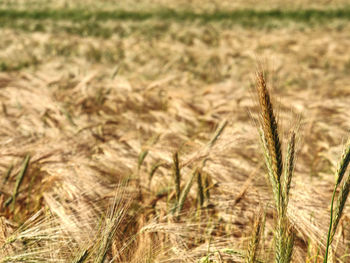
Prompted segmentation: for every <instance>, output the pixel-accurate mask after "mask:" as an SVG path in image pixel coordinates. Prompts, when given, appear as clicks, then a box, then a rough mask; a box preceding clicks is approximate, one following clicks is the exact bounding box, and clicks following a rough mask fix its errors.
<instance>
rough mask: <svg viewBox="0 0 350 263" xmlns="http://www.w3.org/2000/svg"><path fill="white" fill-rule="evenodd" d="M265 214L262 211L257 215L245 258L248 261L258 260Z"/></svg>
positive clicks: (251, 262) (248, 262)
mask: <svg viewBox="0 0 350 263" xmlns="http://www.w3.org/2000/svg"><path fill="white" fill-rule="evenodd" d="M263 228H264V227H263V216H262V214H261V213H260V214H259V215H258V216H256V218H255V220H254V226H253V232H252V236H251V239H250V242H249V245H248V251H247V255H246V258H245V262H246V263H254V262H256V257H257V254H258V249H259V243H260V239H261V233H262V230H263Z"/></svg>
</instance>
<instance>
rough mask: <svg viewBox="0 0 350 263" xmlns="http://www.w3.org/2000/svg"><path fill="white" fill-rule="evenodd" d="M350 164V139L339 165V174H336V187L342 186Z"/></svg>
mask: <svg viewBox="0 0 350 263" xmlns="http://www.w3.org/2000/svg"><path fill="white" fill-rule="evenodd" d="M349 163H350V139H349V140H348V142H347V143H346V147H345V149H344V151H343V154H342V156H341V158H340V163H339V165H338V169H337V173H336V179H337V181H336V186H338V185H339V184H340V182H341V181H342V179H343V177H344V174H345V172H346V169H347V167H348V165H349Z"/></svg>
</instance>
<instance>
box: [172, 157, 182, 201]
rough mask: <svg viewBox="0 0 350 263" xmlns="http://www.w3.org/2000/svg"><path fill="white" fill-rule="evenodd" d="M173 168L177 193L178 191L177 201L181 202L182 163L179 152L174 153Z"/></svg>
mask: <svg viewBox="0 0 350 263" xmlns="http://www.w3.org/2000/svg"><path fill="white" fill-rule="evenodd" d="M173 170H174V180H175V193H176V202H179V198H180V180H181V178H180V176H181V174H180V165H179V155H178V153H177V152H175V153H174V155H173Z"/></svg>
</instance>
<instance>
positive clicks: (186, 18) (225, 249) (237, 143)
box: [0, 0, 350, 262]
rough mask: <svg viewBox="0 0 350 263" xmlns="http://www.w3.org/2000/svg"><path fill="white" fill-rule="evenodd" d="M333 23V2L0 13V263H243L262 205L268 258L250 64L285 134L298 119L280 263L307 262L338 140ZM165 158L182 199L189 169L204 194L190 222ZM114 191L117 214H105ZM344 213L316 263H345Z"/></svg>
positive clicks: (338, 73)
mask: <svg viewBox="0 0 350 263" xmlns="http://www.w3.org/2000/svg"><path fill="white" fill-rule="evenodd" d="M349 22H350V5H349V4H348V1H345V0H344V1H342V0H338V1H321V0H319V1H316V0H304V1H301V0H300V1H293V2H292V1H290V3H286V2H285V1H280V0H272V1H269V2H268V3H267V2H266V1H216V0H212V1H209V0H193V1H183V0H179V1H169V0H159V1H150V0H140V1H136V0H129V1H90V0H88V1H80V0H76V1H60V0H58V1H43V0H41V1H39V0H38V1H20V0H15V1H1V2H0V31H1V38H0V71H1V73H0V97H1V110H0V124H1V125H0V145H1V148H0V157H1V158H0V173H1V178H0V192H1V196H0V198H1V199H0V205H1V208H0V215H1V221H0V223H1V226H2V227H1V228H0V247H1V248H0V255H1V256H2V259H0V262H49V261H50V262H244V260H245V253H246V252H245V251H246V248H247V244H248V242H249V239H250V237H251V233H252V227H253V221H254V215H256V214H257V213H258V212H259V211H260V210H261V209H263V210H265V212H266V218H265V219H266V226H265V229H264V231H263V235H262V241H261V244H260V247H259V257H258V258H259V260H260V261H258V262H272V261H273V260H272V259H273V252H272V251H273V245H272V243H273V237H272V232H273V228H274V214H273V201H272V198H271V190H270V188H269V184H268V182H267V180H266V177H265V174H266V169H265V167H264V163H263V154H262V150H261V148H260V144H259V143H260V142H259V136H258V132H257V127H256V123H255V122H256V115H257V114H256V113H257V105H258V103H257V101H256V98H255V95H254V92H255V91H254V85H255V80H254V74H255V71H256V69H257V67H258V65H262V66H263V68H264V69H265V70H266V72H267V77H268V80H269V82H268V83H269V86H270V87H271V90H272V94H273V98H274V103H275V104H274V105H275V107H276V109H277V115H278V118H279V124H280V126H281V130H282V131H284V137H287V135H288V130H289V129H290V128H291V127H294V126H297V123H298V120H299V119H300V128H299V131H298V137H299V140H298V144H297V146H298V147H297V149H298V151H297V164H296V173H295V178H294V183H293V185H292V189H291V203H290V211H289V214H288V217H289V220H290V221H291V222H292V224H293V227H294V228H295V229H296V232H297V237H296V242H295V249H294V254H293V260H292V262H322V256H323V251H324V245H325V241H326V236H327V234H326V232H327V227H328V221H329V205H330V197H331V195H332V189H333V185H334V171H335V170H336V166H337V161H338V159H339V156H340V154H341V151H342V148H343V144H344V142H345V141H346V138H347V137H348V136H349V128H350V111H349V109H348V108H349V103H350V23H349ZM225 120H226V121H227V125H226V127H225V129H224V131H223V133H222V134H221V135H220V137H219V138H218V141H217V142H216V143H215V144H214V145H213V146H212V147H211V146H210V147H209V146H208V143H209V142H210V140H211V138H213V136H214V134H215V131H216V130H217V129H218V127H220V124H221V125H222V124H223V123H225ZM175 152H178V155H179V163H180V167H181V189H183V188H185V185H186V183H187V182H188V181H189V180H190V178H191V176H192V171H193V170H194V169H196V168H198V167H200V168H201V171H202V174H203V176H204V175H205V178H207V183H208V185H207V187H206V189H207V190H206V191H207V193H210V194H209V195H207V196H206V198H205V203H204V204H202V208H201V209H199V208H198V206H199V205H198V202H199V199H200V197H199V196H198V188H199V187H198V186H197V182H196V183H194V184H193V187H192V188H191V189H190V192H189V194H188V196H187V198H186V200H185V203H184V207H183V209H182V211H180V212H181V213H183V214H181V216H180V218H173V216H172V212H171V211H172V206H173V205H174V200H175V198H176V197H175V195H176V194H175V186H174V178H173V174H174V171H173V166H174V164H173V162H174V161H173V154H174V153H175ZM27 154H29V156H30V161H29V165H28V169H27V171H26V173H25V174H24V176H23V178H22V179H23V180H22V179H20V180H19V178H20V177H19V175H20V170H21V167H22V165H23V161H24V159H25V156H27ZM204 160H207V161H206V162H204ZM204 163H205V164H204ZM155 167H156V168H155ZM125 181H129V184H127V186H125V184H122V186H119V187H118V190H117V194H115V188H116V186H117V185H119V184H121V182H125ZM17 187H19V188H17ZM16 189H17V190H16ZM116 195H117V199H118V201H120V202H121V205H120V206H125V211H124V210H123V211H122V212H120V214H118V213H119V212H115V211H114V213H109V214H108V211H110V205H109V204H110V203H112V202H113V199H114V198H115V196H116ZM11 197H12V198H13V199H14V200H12V201H11V200H10V199H9V198H11ZM7 200H10V201H7ZM121 200H123V201H121ZM9 202H11V203H9ZM120 210H121V209H120V207H119V208H118V209H117V211H120ZM347 211H348V210H347V209H346V210H345V214H344V216H343V219H342V221H341V224H340V230H339V231H338V234H337V236H336V242H333V245H334V246H333V254H332V258H333V260H334V261H333V262H349V260H350V259H349V258H348V256H347V253H348V247H349V240H350V239H349V238H350V236H349V222H350V221H349V216H350V214H349V212H347ZM35 213H39V214H37V218H34V219H33V218H31V216H32V215H33V214H35ZM108 215H109V216H110V217H111V218H112V219H113V220H115V221H116V222H117V223H118V224H117V225H112V226H110V225H109V224H107V223H106V224H103V223H101V221H103V222H104V219H105V218H107V219H108V218H109V217H108ZM121 215H123V216H121ZM30 218H31V219H30ZM28 220H29V221H28ZM113 220H112V221H113ZM107 221H108V220H106V222H107ZM24 222H27V223H26V224H24V225H23V223H24ZM21 226H22V227H21ZM114 228H115V229H116V230H115V231H116V235H113V238H109V237H108V233H114V232H113V231H114V230H113V229H114ZM44 237H45V238H44ZM9 238H10V239H11V242H9ZM96 244H97V245H96ZM104 249H105V250H106V253H105V257H103V256H100V254H101V253H102V252H101V251H104ZM84 253H86V254H87V257H86V259H84V260H86V261H79V257H80V258H82V257H81V255H84ZM99 253H100V254H99ZM102 254H103V253H102ZM79 255H80V256H79ZM0 258H1V257H0ZM1 260H2V261H1Z"/></svg>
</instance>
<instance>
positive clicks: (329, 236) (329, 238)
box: [323, 185, 338, 263]
mask: <svg viewBox="0 0 350 263" xmlns="http://www.w3.org/2000/svg"><path fill="white" fill-rule="evenodd" d="M337 186H338V185H335V187H334V190H333V195H332V202H331V219H330V222H329V229H328V236H327V246H326V254H325V257H324V259H323V263H327V261H328V249H329V246H330V243H331V242H330V241H331V231H332V225H333V203H334V198H335V193H336V191H337Z"/></svg>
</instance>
